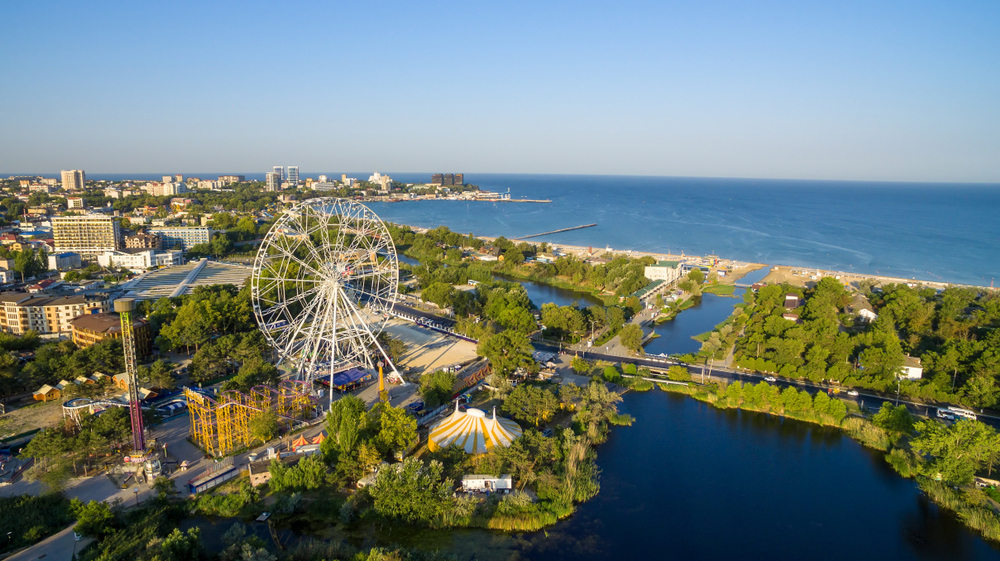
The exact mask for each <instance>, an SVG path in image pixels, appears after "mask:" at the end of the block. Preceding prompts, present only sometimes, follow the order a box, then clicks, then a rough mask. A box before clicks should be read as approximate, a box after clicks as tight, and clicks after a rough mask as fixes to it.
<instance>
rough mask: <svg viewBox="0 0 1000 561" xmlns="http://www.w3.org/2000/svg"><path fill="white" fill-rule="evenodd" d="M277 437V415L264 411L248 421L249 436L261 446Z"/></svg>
mask: <svg viewBox="0 0 1000 561" xmlns="http://www.w3.org/2000/svg"><path fill="white" fill-rule="evenodd" d="M277 435H278V414H277V413H275V412H274V411H265V412H262V413H259V414H257V415H255V416H254V417H253V418H252V419H250V436H251V437H253V439H254V440H259V441H260V442H261V444H264V443H265V442H268V441H270V440H271V439H272V438H274V437H275V436H277Z"/></svg>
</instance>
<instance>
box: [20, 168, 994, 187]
mask: <svg viewBox="0 0 1000 561" xmlns="http://www.w3.org/2000/svg"><path fill="white" fill-rule="evenodd" d="M283 167H288V166H283ZM62 171H63V170H60V171H59V172H55V173H37V172H30V173H9V172H0V178H8V177H17V176H37V177H46V176H52V177H55V178H59V177H60V176H61V172H62ZM83 171H84V173H87V174H89V175H95V176H99V175H118V176H121V175H129V174H141V175H177V173H162V172H153V171H127V172H105V171H94V172H88V171H87V170H83ZM265 173H270V172H269V171H253V172H247V171H241V172H232V171H229V172H214V171H213V172H205V171H203V172H191V173H181V174H180V175H183V176H184V177H198V176H200V175H216V176H218V175H263V174H265ZM314 173H315V174H317V175H320V174H332V173H336V172H331V171H323V172H314ZM339 173H342V174H343V173H348V172H343V171H341V172H339ZM350 173H359V172H358V171H357V170H355V171H353V172H349V174H350ZM364 173H368V172H364ZM372 173H374V171H373V172H372ZM393 173H398V174H411V175H413V174H424V175H433V174H435V173H438V172H425V171H398V170H397V171H393V172H386V175H390V176H391V175H392V174H393ZM460 173H462V174H463V175H465V176H469V175H477V174H478V175H535V176H537V175H542V176H553V177H609V178H610V177H632V178H657V179H709V180H742V181H806V182H817V183H891V184H906V183H910V184H921V185H980V186H1000V180H995V181H985V180H984V181H955V180H950V181H949V180H913V179H816V178H802V177H739V176H723V175H719V176H712V175H655V174H631V173H617V174H611V173H554V172H546V173H534V172H472V173H469V172H460ZM299 176H300V177H304V176H306V174H303V173H302V172H301V168H300V171H299ZM126 179H127V178H126Z"/></svg>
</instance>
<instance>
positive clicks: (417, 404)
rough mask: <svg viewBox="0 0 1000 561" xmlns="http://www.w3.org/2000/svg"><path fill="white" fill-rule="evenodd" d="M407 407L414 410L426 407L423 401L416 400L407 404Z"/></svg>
mask: <svg viewBox="0 0 1000 561" xmlns="http://www.w3.org/2000/svg"><path fill="white" fill-rule="evenodd" d="M406 407H407V408H408V409H411V410H413V411H420V410H421V409H423V408H424V402H423V401H415V402H413V403H411V404H409V405H407V406H406Z"/></svg>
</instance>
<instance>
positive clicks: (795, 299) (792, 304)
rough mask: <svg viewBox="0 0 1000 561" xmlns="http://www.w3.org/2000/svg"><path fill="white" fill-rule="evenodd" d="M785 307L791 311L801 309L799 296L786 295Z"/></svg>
mask: <svg viewBox="0 0 1000 561" xmlns="http://www.w3.org/2000/svg"><path fill="white" fill-rule="evenodd" d="M785 307H786V308H788V309H789V310H794V309H795V308H798V307H799V296H798V294H786V295H785Z"/></svg>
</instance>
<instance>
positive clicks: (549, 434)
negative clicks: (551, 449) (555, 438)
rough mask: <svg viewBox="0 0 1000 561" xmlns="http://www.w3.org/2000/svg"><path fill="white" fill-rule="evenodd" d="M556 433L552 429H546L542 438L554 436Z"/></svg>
mask: <svg viewBox="0 0 1000 561" xmlns="http://www.w3.org/2000/svg"><path fill="white" fill-rule="evenodd" d="M553 432H554V431H553V430H552V429H545V430H543V431H542V436H552V433H553Z"/></svg>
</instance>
